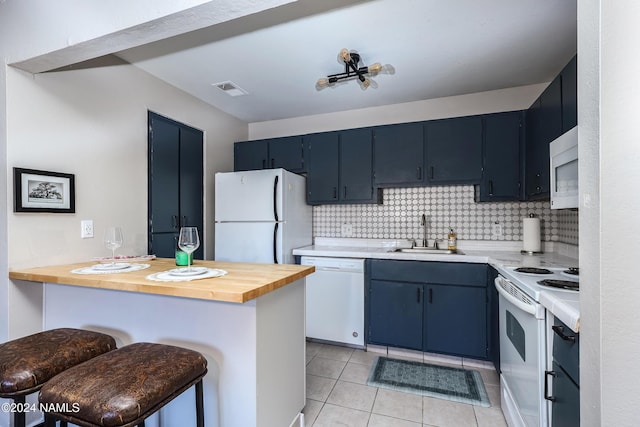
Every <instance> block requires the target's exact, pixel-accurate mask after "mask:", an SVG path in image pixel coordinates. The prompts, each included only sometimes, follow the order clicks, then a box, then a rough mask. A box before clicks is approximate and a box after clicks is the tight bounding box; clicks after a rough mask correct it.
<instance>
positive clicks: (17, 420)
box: [13, 396, 26, 427]
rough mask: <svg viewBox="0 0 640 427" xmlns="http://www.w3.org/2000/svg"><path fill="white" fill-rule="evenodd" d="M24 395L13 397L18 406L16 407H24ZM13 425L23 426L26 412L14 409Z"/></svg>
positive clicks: (16, 426)
mask: <svg viewBox="0 0 640 427" xmlns="http://www.w3.org/2000/svg"><path fill="white" fill-rule="evenodd" d="M25 400H26V398H25V396H18V397H14V398H13V401H14V403H15V404H16V406H18V409H24V403H25ZM13 425H14V426H15V427H25V425H26V413H25V412H21V411H16V412H14V413H13Z"/></svg>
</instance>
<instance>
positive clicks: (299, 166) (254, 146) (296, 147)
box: [233, 136, 304, 173]
mask: <svg viewBox="0 0 640 427" xmlns="http://www.w3.org/2000/svg"><path fill="white" fill-rule="evenodd" d="M303 152H304V149H303V145H302V136H286V137H282V138H270V139H260V140H256V141H244V142H236V143H235V144H234V167H233V169H234V171H245V170H256V169H273V168H283V169H286V170H288V171H291V172H297V173H300V172H304V157H303Z"/></svg>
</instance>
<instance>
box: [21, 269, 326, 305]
mask: <svg viewBox="0 0 640 427" xmlns="http://www.w3.org/2000/svg"><path fill="white" fill-rule="evenodd" d="M97 263H98V262H97V261H93V262H83V263H78V264H66V265H54V266H49V267H34V268H28V269H15V270H13V269H12V270H10V271H9V277H10V278H11V279H18V280H27V281H32V282H46V283H58V284H63V285H74V286H84V287H90V288H100V289H113V290H119V291H129V292H139V293H147V294H158V295H169V296H176V297H184V298H196V299H203V300H211V301H225V302H235V303H244V302H247V301H250V300H252V299H255V298H258V297H259V296H261V295H265V294H267V293H269V292H272V291H274V290H276V289H278V288H281V287H283V286H286V285H288V284H290V283H292V282H294V281H296V280H298V279H301V278H303V277H305V276H307V275H309V274H311V273H313V272H314V271H315V267H310V266H302V265H293V264H251V263H242V262H220V261H201V260H195V261H194V263H193V265H194V266H195V267H198V266H201V267H209V268H217V269H220V270H225V271H227V273H228V274H226V275H225V276H221V277H213V278H209V279H200V280H190V281H184V282H156V281H152V280H147V279H146V277H147V276H148V275H150V274H153V273H159V272H162V271H167V270H171V269H174V268H176V264H175V259H173V258H157V259H154V260H150V261H140V262H136V263H140V264H149V265H150V267H149V268H146V269H144V270H137V271H131V272H122V273H109V274H74V273H71V270H74V269H77V268H83V267H90V266H92V265H94V264H97Z"/></svg>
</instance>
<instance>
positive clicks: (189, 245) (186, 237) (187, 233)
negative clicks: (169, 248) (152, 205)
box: [178, 227, 200, 272]
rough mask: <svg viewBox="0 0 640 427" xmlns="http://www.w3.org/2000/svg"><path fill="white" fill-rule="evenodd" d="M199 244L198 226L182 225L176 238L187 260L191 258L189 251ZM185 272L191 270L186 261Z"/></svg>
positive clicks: (189, 264)
mask: <svg viewBox="0 0 640 427" xmlns="http://www.w3.org/2000/svg"><path fill="white" fill-rule="evenodd" d="M199 246H200V237H198V227H182V228H181V229H180V237H179V238H178V247H179V248H180V250H181V251H182V252H185V253H186V254H187V260H189V259H191V253H192V252H194V251H195V250H196V249H198V247H199ZM187 272H191V263H190V262H189V261H187Z"/></svg>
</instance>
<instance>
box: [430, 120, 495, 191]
mask: <svg viewBox="0 0 640 427" xmlns="http://www.w3.org/2000/svg"><path fill="white" fill-rule="evenodd" d="M424 129H425V135H426V138H425V139H426V147H427V149H426V165H427V170H426V172H427V174H426V177H427V182H428V183H429V184H479V183H480V180H481V179H482V117H481V116H470V117H455V118H451V119H442V120H432V121H429V122H426V123H425V125H424Z"/></svg>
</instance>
